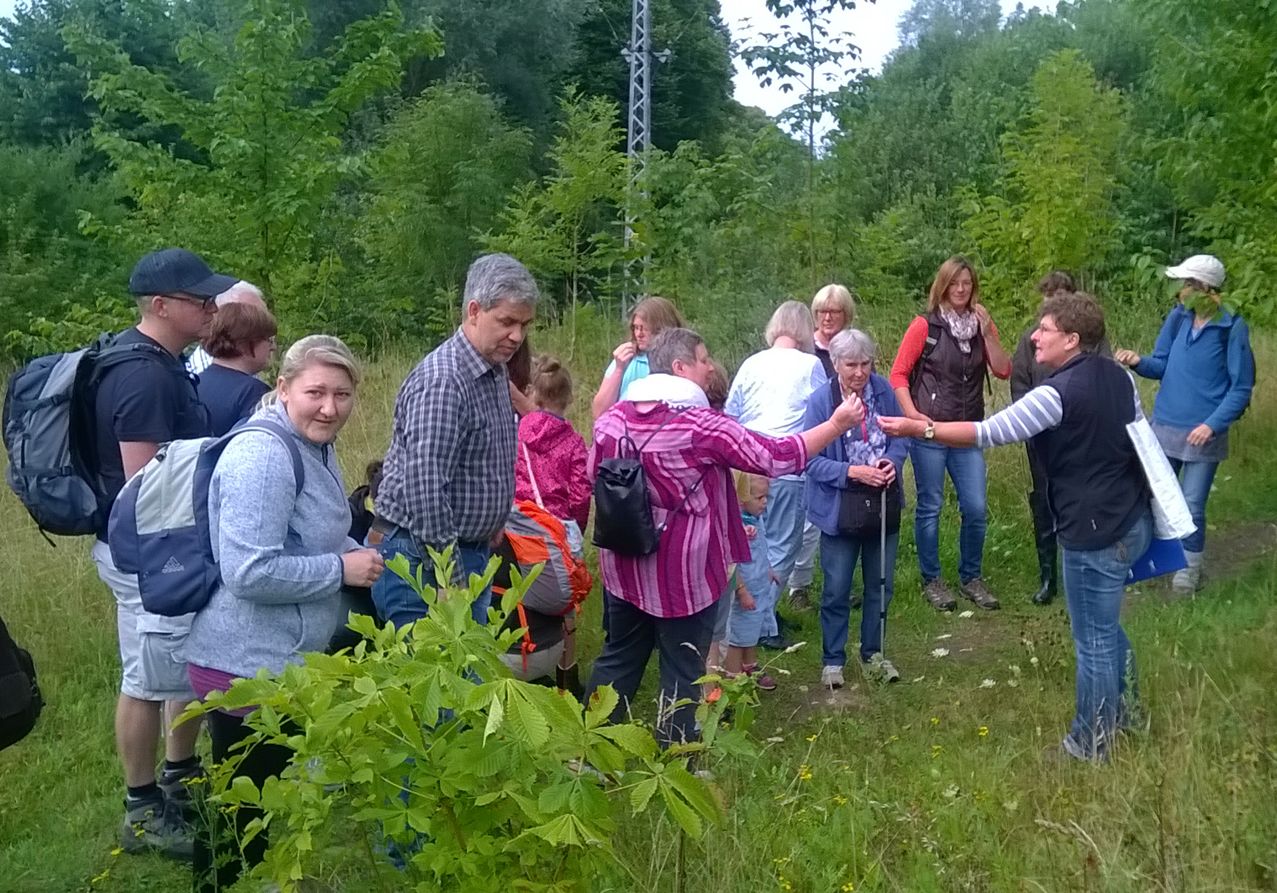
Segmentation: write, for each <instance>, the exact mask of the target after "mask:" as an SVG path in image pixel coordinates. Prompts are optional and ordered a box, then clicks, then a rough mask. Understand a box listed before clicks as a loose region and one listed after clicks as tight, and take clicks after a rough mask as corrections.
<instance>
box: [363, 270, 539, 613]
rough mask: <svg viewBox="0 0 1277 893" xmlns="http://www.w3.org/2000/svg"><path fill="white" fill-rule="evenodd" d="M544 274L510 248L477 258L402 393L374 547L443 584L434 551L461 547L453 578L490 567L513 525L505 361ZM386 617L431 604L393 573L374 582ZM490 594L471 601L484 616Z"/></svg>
mask: <svg viewBox="0 0 1277 893" xmlns="http://www.w3.org/2000/svg"><path fill="white" fill-rule="evenodd" d="M538 297H539V292H538V290H537V286H536V282H535V281H533V279H532V274H531V273H529V272H528V270H527V268H526V267H524V266H523V264H521V263H519V262H518V261H517V260H515V259H514V258H513V257H511V256H510V255H508V254H488V255H484V256H483V257H480V258H479V259H478V260H476V261H475V262H474V263H473V264H471V266H470V271H469V273H468V274H467V275H466V288H465V295H464V297H463V299H462V310H463V319H462V322H461V328H459V329H457V331H456V333H455V334H454V335H453V336H452V337H451V338H449V339H448V340H447V341H445V342H444V343H443V344H441V345H439V346H438V347H437V348H435V349H434V350H433V351H431V352H430V353H429V354H427V355H426V357H425V359H423V360H422V361H421V362H420V363H418V364H417V367H416V368H415V369H413V371H412V372H411V373H410V374H409V375H408V378H407V379H406V380H405V381H404V383H403V387H401V388H400V389H399V396H398V398H397V399H396V400H395V417H394V428H393V430H392V433H391V440H390V450H389V452H387V454H386V464H385V470H384V476H383V478H382V481H381V489H380V490H379V491H378V493H377V501H376V505H377V520H376V521H375V522H374V523H373V528H372V530H371V531H370V532H369V535H368V542H369V545H375V546H377V548H378V549H380V551H381V554H382V556H383V557H384V558H387V559H389V558H392V557H394V555H396V554H397V553H401V554H403V555H404V556H405V557H407V558H408V560H409V562H410V564H411V566H412V569H413V571H414V573H415V571H416V568H417V566H418V565H421V564H424V566H425V568H424V570H423V576H424V579H425V581H426V583H427V585H429V586H434V585H436V581H435V579H434V569H433V562H432V561H431V559H430V556H429V554H428V553H427V551H426V549H427V547H428V548H431V549H435V550H436V551H442V550H443V549H445V548H446V547H448V546H455V550H454V554H453V559H454V561H455V563H456V570H455V573H454V581H456V582H461V581H464V580H467V579H469V575H470V574H472V573H477V574H482V573H483V571H484V569H485V568H486V567H487V564H488V559H489V558H490V557H491V555H492V549H491V546H490V542H491V540H492V538H493V537H494V536H496V535H497V534H498V533H500V532H501V531H502V530H503V529H504V528H505V522H506V516H507V515H508V514H509V511H510V506H511V505H512V504H513V502H514V460H515V431H516V426H515V415H514V407H513V406H512V405H511V403H510V386H509V379H508V377H507V375H506V367H505V364H506V361H508V360H509V359H510V357H512V356H513V355H514V352H515V351H516V350H518V348H519V345H520V344H522V343H523V338H524V336H525V334H526V333H527V329H528V326H529V325H531V323H532V319H533V317H534V316H535V314H536V304H537V299H538ZM373 600H374V601H375V602H376V604H377V609H378V611H380V612H381V615H382V616H383V617H385V618H387V619H389V620H392V621H394V623H395V625H396V626H403V625H405V624H408V623H411V622H412V621H414V620H417V619H418V618H420V617H423V616H425V614H426V603H425V602H424V601H422V599H421V598H420V597H419V596H418V595H417V594H416V593H415V592H413V591H412V589H411V588H410V587H409V586H408V584H407V583H405V582H404V581H403V580H401V579H400V578H399V577H398V576H397V575H395V574H383V575H382V577H381V579H379V580H378V581H377V583H376V585H374V586H373ZM490 600H491V592H490V591H488V592H485V593H484V594H483V595H482V596H481V597H480V598H479V599H478V600H477V601H475V603H474V607H473V610H474V617H475V619H476V620H477V621H478V622H480V623H487V618H488V603H489V602H490Z"/></svg>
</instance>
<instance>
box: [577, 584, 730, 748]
mask: <svg viewBox="0 0 1277 893" xmlns="http://www.w3.org/2000/svg"><path fill="white" fill-rule="evenodd" d="M603 610H604V613H605V615H606V617H607V630H608V635H607V640H606V641H605V642H604V643H603V653H602V654H600V655H599V657H598V659H597V660H595V661H594V667H593V669H592V671H591V673H590V684H589V685H588V686H587V687H586V691H585V695H586V697H587V698H588V697H589V696H590V695H592V694H593V693H594V690H595V689H596V688H599V687H601V686H604V685H611V686H612V687H613V688H615V689H616V693H617V694H619V695H620V696H621V699H620V701H619V702H618V703H617V706H616V710H614V711H613V713H612V721H613V722H623V721H624V720H625V718H626V716H627V715H628V713H629V709H630V702H631V701H633V700H634V696H635V695H636V694H637V693H638V689H639V686H640V685H641V684H642V682H643V673H644V672H645V671H646V670H647V662H648V660H649V659H650V658H651V656H652V650H653V649H656V651H657V652H659V654H660V666H661V708H660V711H659V715H658V717H657V722H656V735H657V739H658V740H659V741H660V742H661V744H662V745H669V744H672V743H677V742H683V741H694V740H696V739H697V738H699V737H700V734H699V732H698V731H697V729H696V706H695V702H697V701H699V700H700V695H701V693H700V689H699V688H698V687H697V685H696V680H697V679H699V678H700V677H701V676H703V675H705V655H706V654H707V653H708V651H709V643H710V639H711V638H712V637H713V635H714V619H715V613H716V612H717V610H718V605H717V604H713V605H710V606H709V607H708V608H705V609H703V610H701V611H699V612H697V613H695V614H692V615H690V616H688V617H668V618H666V617H654V616H652V615H651V614H648V613H646V612H644V611H640V610H639V609H638V608H636V607H634V605H632V604H630V603H629V602H627V601H625V600H624V599H619V598H617V597H616V596H614V595H612V594H611V593H609V592H607V591H606V590H605V591H604V593H603ZM684 699H690V700H691V701H692V702H693V703H692V704H689V705H686V706H683V707H680V708H678V709H671V705H673V704H675V703H677V702H678V701H681V700H684Z"/></svg>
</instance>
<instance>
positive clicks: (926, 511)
mask: <svg viewBox="0 0 1277 893" xmlns="http://www.w3.org/2000/svg"><path fill="white" fill-rule="evenodd" d="M909 455H910V458H911V459H912V460H913V477H914V482H915V484H916V485H917V494H918V503H917V506H916V508H915V509H914V518H913V524H914V539H915V541H916V542H917V544H918V569H919V571H921V572H922V582H923V583H929V582H931V581H932V580H935V579H937V578H938V577H939V576H940V508H941V506H943V505H944V474H945V471H946V470H947V471H948V472H949V479H950V480H952V481H953V489H954V490H956V491H957V494H958V511H959V512H961V514H962V527H961V529H960V530H959V533H958V579H959V580H960V581H962V582H963V583H965V582H967V581H968V580H973V579H975V578H976V577H978V576H980V574H981V570H982V567H983V564H984V534H985V530H986V528H987V524H988V522H987V517H986V516H987V509H988V506H987V504H986V502H985V484H986V477H985V465H984V451H983V450H981V449H980V448H979V447H948V446H944V445H943V444H939V443H935V442H934V441H925V440H914V441H913V443H912V445H911V446H910V448H909Z"/></svg>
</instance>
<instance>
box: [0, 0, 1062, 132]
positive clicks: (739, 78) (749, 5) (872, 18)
mask: <svg viewBox="0 0 1277 893" xmlns="http://www.w3.org/2000/svg"><path fill="white" fill-rule="evenodd" d="M0 2H3V0H0ZM720 2H721V3H722V8H723V20H724V21H725V22H726V23H727V27H728V28H730V29H731V31H732V37H733V39H735V40H741V39H742V38H743V37H744V36H745V35H746V34H747V31H748V30H749V29H751V28H752V29H753V30H757V31H763V32H766V31H769V30H773V29H774V28H775V23H776V20H775V19H773V18H772V16H771V13H769V12H768V11H767V4H766V3H764V2H763V0H720ZM1000 2H1001V3H1002V12H1003V14H1004V15H1005V14H1007V13H1010V12H1011V11H1012V10H1013V9H1015V6H1016V2H1017V0H1000ZM1022 2H1023V3H1024V6H1025V8H1026V9H1032V8H1034V7H1036V8H1038V9H1045V10H1054V9H1055V0H1022ZM912 5H913V0H878V2H877V3H872V4H871V3H865V2H859V3H857V5H856V8H855V9H853V10H851V11H850V12H838V13H835V14H834V15H833V16H831V17H830V18H831V20H830V22H829V30H830V31H833V32H851V42H852V43H853V44H855V45H856V46H858V47H860V53H861V56H860V60H859V61H858V62H856V63H855V66H856V67H859V68H867V69H869V70H870V71H878V70H879V69H880V68H881V67H882V63H883V61H884V60H885V59H886V58H887V56H888V54H890V53H891V51H892V50H894V49H895V48H896V47H897V46H899V45H900V36H899V34H897V32H896V24H897V23H898V22H899V21H900V17H901V16H902V15H904V14H905V12H906V11H907V10H908V9H909V7H911V6H912ZM657 76H658V77H659V72H658V74H657ZM735 84H736V98H737V99H738V100H739V101H740V102H741V103H743V104H744V105H756V106H758V107H759V108H761V109H763V110H764V111H765V112H767V113H768V114H770V115H775V114H776V113H778V112H780V111H781V110H782V109H784V108H787V107H788V106H790V105H793V104H794V101H795V99H794V94H793V93H789V94H785V93H782V92H781V91H780V90H779V89H778V88H777V86H776V85H774V84H773V85H772V86H771V87H769V88H766V89H765V88H763V87H760V86H759V84H758V79H757V78H755V77H754V76H753V75H751V74H750V73H749V71H748V69H746V68H745V66H744V63H742V62H741V61H740V60H739V59H738V60H737V61H736V78H735Z"/></svg>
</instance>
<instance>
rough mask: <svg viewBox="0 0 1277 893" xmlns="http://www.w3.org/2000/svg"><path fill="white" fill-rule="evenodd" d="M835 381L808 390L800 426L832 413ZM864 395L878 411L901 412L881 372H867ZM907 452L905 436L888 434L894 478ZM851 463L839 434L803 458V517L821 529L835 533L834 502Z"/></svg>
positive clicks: (898, 476) (823, 419)
mask: <svg viewBox="0 0 1277 893" xmlns="http://www.w3.org/2000/svg"><path fill="white" fill-rule="evenodd" d="M834 386H835V385H833V384H830V385H825V386H824V387H821V388H817V389H816V390H815V391H813V392H812V395H811V397H809V398H808V399H807V417H806V418H805V419H804V422H803V429H804V430H809V429H811V428H814V427H816V426H817V425H819V424H820V423H822V422H827V421H829V419H830V417H831V416H832V415H833V414H834V394H833V387H834ZM865 398H866V400H867V401H868V402H869V403H870V405H871V406H873V408H874V412H876V413H877V414H878V415H887V416H898V415H901V414H902V413H901V411H900V401H899V400H897V399H896V395H895V392H893V391H892V390H891V384H890V383H889V382H888V381H887V379H885V378H883V377H882V376H881V375H878V374H877V373H874V374H873V375H870V376H869V382H868V383H867V384H866V385H865ZM908 452H909V439H908V438H907V437H888V438H887V452H886V458H888V459H890V460H891V462H892V464H894V465H895V466H896V480H897V481H898V482H899V481H901V480H902V478H901V473H902V470H903V469H904V464H905V456H906V455H907V454H908ZM850 467H851V463H850V462H848V461H847V445H846V441H845V439H844V438H842V437H836V438H834V440H833V442H832V443H830V444H829V446H827V447H825V448H824V449H823V450H821V451H820V453H819V454H817V455H815V456H812V457H811V458H810V459H809V460H808V462H807V519H808V520H809V521H811V523H813V524H815V525H816V526H817V527H818V528H820V531H821V532H822V533H827V534H829V535H830V536H838V535H839V531H838V504H839V502H840V501H841V499H842V491H844V490H846V489H847V482H848V477H847V469H848V468H850Z"/></svg>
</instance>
